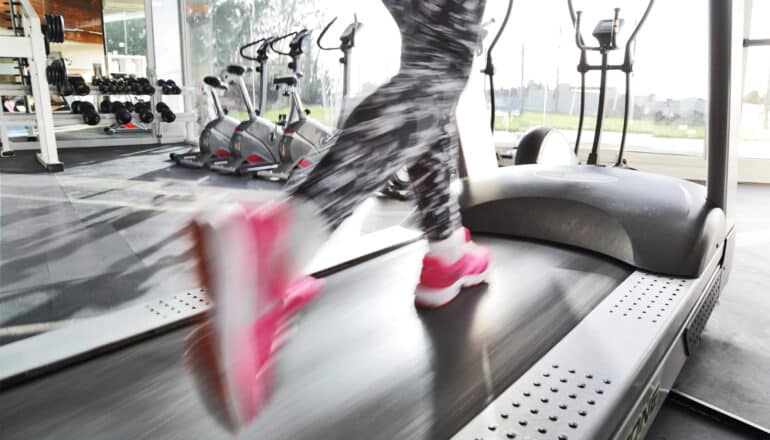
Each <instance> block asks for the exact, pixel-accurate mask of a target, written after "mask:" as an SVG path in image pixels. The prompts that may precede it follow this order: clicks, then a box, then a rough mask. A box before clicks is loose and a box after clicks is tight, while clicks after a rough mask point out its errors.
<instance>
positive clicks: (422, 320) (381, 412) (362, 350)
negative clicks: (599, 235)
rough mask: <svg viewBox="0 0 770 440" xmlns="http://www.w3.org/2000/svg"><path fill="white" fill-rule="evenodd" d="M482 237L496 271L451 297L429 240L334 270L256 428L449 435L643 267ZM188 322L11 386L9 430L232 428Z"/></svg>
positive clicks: (210, 432) (289, 350) (282, 358)
mask: <svg viewBox="0 0 770 440" xmlns="http://www.w3.org/2000/svg"><path fill="white" fill-rule="evenodd" d="M477 241H478V242H479V243H482V244H485V245H487V246H489V247H490V248H491V250H492V258H493V259H492V268H491V272H490V278H489V284H488V285H483V286H479V287H476V288H473V289H469V290H467V291H466V292H464V294H463V295H462V296H461V297H459V298H458V299H457V300H455V301H454V302H453V303H451V304H450V305H448V306H447V307H445V308H443V309H440V310H435V311H419V310H417V309H416V308H415V307H414V305H413V300H412V291H413V288H414V285H415V283H416V281H417V278H418V275H419V268H420V262H421V258H422V254H423V252H424V250H425V245H424V244H423V243H418V244H414V245H410V246H407V247H405V248H403V249H400V250H397V251H394V252H390V253H388V254H386V255H383V256H381V257H378V258H376V259H373V260H371V261H368V262H366V263H363V264H361V265H358V266H355V267H352V268H350V269H346V270H344V271H342V272H340V273H337V274H335V275H332V276H330V277H329V278H328V284H327V289H326V292H325V293H324V294H323V295H322V296H321V297H320V298H319V300H317V301H316V302H315V303H313V304H311V305H310V306H309V307H308V309H307V310H306V311H305V313H304V315H303V316H302V317H301V318H300V326H299V329H298V331H297V332H296V333H295V334H294V335H293V336H292V340H291V342H290V343H289V344H288V345H287V346H286V347H285V348H284V349H283V350H282V351H281V352H280V354H279V355H278V356H279V358H278V370H277V380H278V386H277V387H276V389H275V391H274V394H273V397H272V400H271V402H270V405H269V406H268V408H266V410H265V411H264V412H263V413H262V415H261V416H260V417H259V418H258V420H257V422H256V423H254V424H253V425H252V426H250V427H249V428H248V429H247V430H246V432H244V437H246V438H260V439H270V438H276V439H286V438H292V439H305V438H307V439H318V438H351V439H360V438H368V439H378V438H382V439H392V438H442V439H444V438H448V437H450V436H452V435H453V434H454V433H456V432H457V431H458V430H459V429H460V428H461V427H463V426H464V425H465V424H466V423H467V422H468V421H469V420H471V419H472V418H473V417H474V416H475V415H477V414H478V413H480V412H481V411H482V409H483V408H484V407H486V406H487V405H488V404H489V402H490V401H492V400H493V399H494V398H495V397H496V396H498V395H499V394H500V393H501V392H502V391H503V390H505V389H506V388H507V387H508V386H510V385H511V383H513V382H514V381H515V380H516V379H517V378H518V377H519V376H521V375H522V374H523V373H524V372H525V371H526V370H527V369H528V368H529V367H530V366H531V365H532V364H534V363H535V362H536V361H537V360H538V359H539V358H540V357H542V356H543V355H544V354H545V353H546V352H547V351H548V350H549V349H550V348H551V347H552V346H554V345H555V344H556V343H557V342H558V341H559V340H560V339H561V338H563V337H564V336H565V335H566V334H567V333H568V332H569V331H570V330H571V329H572V328H574V327H575V325H577V323H578V322H580V320H581V319H582V318H583V317H584V316H585V315H587V314H588V313H589V312H590V311H591V310H592V309H593V308H594V307H595V306H596V305H597V304H598V303H599V302H600V301H601V300H603V299H604V298H605V297H606V296H607V295H608V294H609V293H610V292H611V291H612V290H613V289H615V287H617V286H618V285H619V284H620V283H621V282H622V281H623V280H624V279H626V277H627V276H628V275H629V274H630V273H631V269H630V268H628V267H626V266H624V265H622V264H620V263H617V262H614V261H611V260H608V259H606V258H603V257H600V256H596V255H592V254H586V253H584V252H580V251H577V250H573V249H568V248H559V247H554V246H549V245H544V244H540V243H535V242H527V241H519V240H512V239H503V238H497V237H477ZM184 334H185V332H176V333H173V334H169V335H165V336H162V337H159V338H157V339H156V340H151V341H149V342H146V343H143V344H139V345H136V346H133V347H129V348H127V349H124V350H122V351H120V352H117V353H114V354H110V355H107V356H104V357H101V358H98V359H95V360H93V361H90V362H87V363H84V364H82V365H79V366H76V367H73V368H70V369H67V370H65V371H62V372H60V373H57V374H55V375H51V376H48V377H44V378H42V379H40V380H37V381H34V382H31V383H28V384H25V385H21V386H18V387H16V388H13V389H11V390H9V391H6V392H4V393H2V394H0V426H2V427H3V437H4V438H7V439H15V438H20V439H21V438H38V439H43V438H57V439H62V438H112V439H120V438H131V439H135V438H225V437H227V436H226V434H225V432H224V431H223V430H222V429H221V428H220V427H218V426H216V424H215V423H214V421H213V419H212V418H211V417H209V416H208V415H207V414H206V413H205V409H204V407H203V405H202V403H201V402H200V400H199V398H198V396H197V395H196V394H195V392H194V390H193V388H192V381H191V379H190V377H189V376H188V374H187V373H186V370H185V369H184V367H183V365H182V363H181V359H180V354H181V351H182V342H181V338H182V336H183V335H184Z"/></svg>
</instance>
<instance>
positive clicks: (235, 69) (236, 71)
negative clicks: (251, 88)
mask: <svg viewBox="0 0 770 440" xmlns="http://www.w3.org/2000/svg"><path fill="white" fill-rule="evenodd" d="M227 73H229V74H231V75H239V76H240V75H243V74H244V73H246V68H245V67H243V66H239V65H237V64H230V65H229V66H227Z"/></svg>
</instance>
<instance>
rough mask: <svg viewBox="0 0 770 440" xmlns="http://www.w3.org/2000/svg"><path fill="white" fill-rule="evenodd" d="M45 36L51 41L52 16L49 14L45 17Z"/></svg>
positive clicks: (46, 39)
mask: <svg viewBox="0 0 770 440" xmlns="http://www.w3.org/2000/svg"><path fill="white" fill-rule="evenodd" d="M43 38H45V41H48V42H50V41H51V16H50V15H48V14H45V17H44V18H43Z"/></svg>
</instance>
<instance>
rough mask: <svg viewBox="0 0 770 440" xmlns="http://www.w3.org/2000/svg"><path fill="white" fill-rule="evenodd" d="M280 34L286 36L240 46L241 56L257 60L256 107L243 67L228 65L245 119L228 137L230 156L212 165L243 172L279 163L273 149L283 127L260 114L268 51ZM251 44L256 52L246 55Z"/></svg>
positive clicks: (228, 171) (264, 102)
mask: <svg viewBox="0 0 770 440" xmlns="http://www.w3.org/2000/svg"><path fill="white" fill-rule="evenodd" d="M283 38H286V36H283V37H267V38H262V39H260V40H257V41H255V42H252V43H249V44H247V45H245V46H242V47H241V49H240V53H241V56H242V57H243V58H246V59H247V60H251V61H256V62H257V63H259V66H257V67H256V69H255V70H256V72H257V73H259V84H260V97H259V108H258V109H255V108H254V104H253V103H252V101H251V98H250V97H249V91H248V88H247V87H246V82H245V81H244V79H243V75H244V74H245V73H246V69H245V68H244V67H242V66H238V65H230V66H228V67H227V72H228V74H229V75H230V76H232V77H233V78H235V80H234V82H235V83H236V84H237V85H238V89H239V90H240V93H241V98H242V99H243V102H244V104H245V106H246V111H247V114H248V119H247V120H245V121H243V122H241V123H240V124H239V125H238V126H237V127H236V128H235V130H234V133H233V136H232V138H231V139H230V147H229V150H230V153H231V156H230V158H229V159H228V160H227V161H226V162H224V163H220V164H217V165H213V166H212V167H211V169H213V170H215V171H220V172H226V173H232V174H236V175H242V174H246V173H254V172H259V171H266V170H272V169H274V168H277V167H278V166H279V164H280V158H279V157H278V155H277V154H275V153H276V151H277V150H278V142H279V140H280V139H281V136H282V135H283V128H282V127H281V126H280V125H278V124H274V123H273V122H272V121H269V120H267V119H265V118H263V117H261V116H260V114H264V111H265V109H266V108H267V76H268V65H267V60H268V55H267V52H268V50H269V48H270V45H271V44H272V43H273V42H275V41H279V40H281V39H283ZM254 46H257V49H256V56H250V55H247V54H246V52H245V51H246V50H247V49H249V48H251V47H254Z"/></svg>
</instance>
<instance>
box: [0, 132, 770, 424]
mask: <svg viewBox="0 0 770 440" xmlns="http://www.w3.org/2000/svg"><path fill="white" fill-rule="evenodd" d="M182 150H184V147H179V146H170V147H169V146H165V147H147V148H137V147H126V148H111V149H84V150H63V152H62V161H63V162H64V163H65V171H64V172H63V173H58V174H48V173H46V172H43V171H42V169H41V168H40V167H39V165H38V164H37V163H36V161H35V159H34V156H33V155H32V154H31V153H26V152H23V153H19V154H18V156H17V157H16V158H14V159H2V160H0V197H1V198H0V345H2V344H5V343H9V342H11V341H15V340H18V339H22V338H24V337H30V336H34V335H35V334H38V333H40V332H42V331H46V330H50V329H53V328H57V327H58V326H63V325H68V324H70V323H72V322H73V321H76V320H79V319H83V318H86V317H89V316H93V315H96V314H100V313H104V312H105V311H107V310H112V309H115V308H119V307H125V306H128V305H132V304H136V303H139V302H144V301H146V300H148V299H151V298H155V297H157V296H159V295H160V294H162V293H167V292H168V291H170V290H175V291H176V290H180V291H181V290H183V289H188V288H193V287H195V285H196V282H195V280H194V278H193V277H192V276H191V271H190V263H189V260H190V259H189V254H190V245H189V243H188V242H187V240H186V238H185V234H184V231H183V227H184V224H185V220H186V219H187V218H188V217H189V215H190V213H191V212H192V211H193V210H194V209H195V206H196V204H197V203H198V202H201V201H204V200H211V199H219V198H223V197H226V196H227V194H231V193H232V192H237V191H240V190H248V191H249V193H250V194H258V195H259V197H265V198H269V197H271V196H272V195H275V194H276V193H277V191H279V189H280V185H279V184H276V183H272V182H266V181H260V180H254V179H249V178H234V177H230V176H221V175H216V174H213V173H209V172H204V171H201V170H190V169H183V168H179V167H175V166H172V164H171V162H169V161H168V160H167V158H168V153H169V152H178V151H182ZM253 190H257V191H253ZM768 201H770V186H761V185H740V186H739V191H738V200H737V209H736V215H737V217H736V220H737V223H738V237H737V247H736V255H735V262H734V268H733V272H732V275H731V278H730V281H729V283H728V285H727V288H726V290H725V291H724V293H723V295H722V298H721V300H720V304H719V306H718V307H717V308H716V310H715V312H714V314H713V316H712V318H711V320H710V321H709V323H708V325H707V327H706V330H705V332H704V334H703V340H702V342H701V344H700V345H699V348H698V350H697V351H696V352H695V353H694V355H693V356H692V357H691V358H690V359H689V360H688V363H687V365H686V366H685V368H684V370H683V372H682V374H681V375H680V377H679V382H678V386H677V387H678V389H680V390H681V391H683V392H685V393H687V394H690V395H693V396H695V397H697V398H699V399H701V400H704V401H706V402H709V403H710V404H712V405H715V406H717V407H719V408H721V409H723V410H726V411H729V412H731V413H734V414H736V415H738V416H740V417H742V418H745V419H747V420H749V421H751V422H754V423H756V424H759V425H761V426H764V427H770V375H769V374H767V372H768V371H770V297H768V294H767V292H768V289H767V288H768V286H770V271H768V270H767V264H766V262H767V261H768V260H770V246H768V245H769V244H770V204H768ZM410 210H411V208H410V206H409V204H406V203H402V202H395V201H387V200H379V199H376V200H375V201H373V202H372V203H371V204H370V206H369V207H368V211H367V213H366V216H365V224H363V226H362V227H361V230H360V231H361V233H366V232H370V231H373V230H376V229H381V228H384V227H387V226H391V225H395V224H399V223H401V222H402V221H403V220H404V219H405V218H406V216H407V215H408V213H409V212H410ZM137 349H139V348H138V347H137V348H135V349H129V351H136V350H137ZM129 351H127V352H126V353H129ZM116 355H117V356H119V355H118V354H116ZM116 355H110V356H111V357H114V356H116ZM126 355H128V354H126ZM174 359H178V357H168V361H169V362H174ZM107 361H108V360H107V359H106V358H105V359H104V360H96V361H92V362H93V363H95V364H98V363H101V362H107ZM78 368H80V367H78ZM73 373H74V371H73V372H70V374H73ZM137 379H138V378H137ZM0 424H1V423H0ZM51 434H53V433H51ZM648 438H652V439H677V438H704V439H706V438H711V439H731V438H740V437H737V436H736V435H735V434H733V433H731V432H729V431H728V430H726V429H724V428H723V427H720V426H719V425H716V424H714V423H712V422H710V421H709V420H706V419H703V418H700V417H697V416H695V415H693V414H691V413H688V412H686V411H682V410H681V409H680V408H678V407H676V406H675V405H672V404H670V403H667V404H666V405H665V406H664V409H663V411H662V412H661V414H660V416H659V417H658V418H657V419H656V422H655V424H654V426H653V428H652V430H651V431H650V434H649V436H648Z"/></svg>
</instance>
